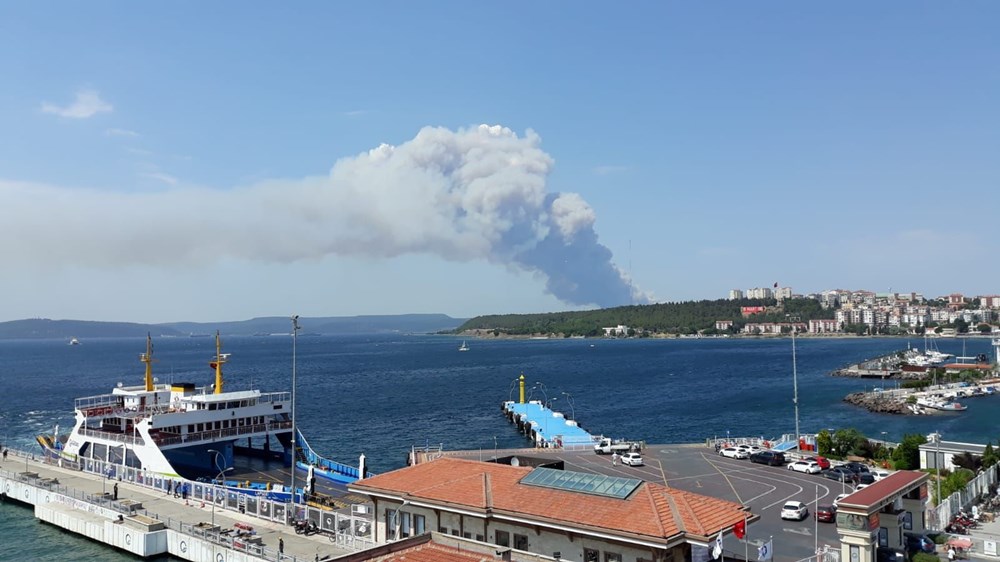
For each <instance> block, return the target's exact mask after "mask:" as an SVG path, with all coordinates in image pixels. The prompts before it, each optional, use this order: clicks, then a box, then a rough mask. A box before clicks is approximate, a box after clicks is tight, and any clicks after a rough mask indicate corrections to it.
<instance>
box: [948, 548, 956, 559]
mask: <svg viewBox="0 0 1000 562" xmlns="http://www.w3.org/2000/svg"><path fill="white" fill-rule="evenodd" d="M948 562H955V547H954V546H949V547H948Z"/></svg>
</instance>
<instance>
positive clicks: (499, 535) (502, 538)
mask: <svg viewBox="0 0 1000 562" xmlns="http://www.w3.org/2000/svg"><path fill="white" fill-rule="evenodd" d="M496 543H497V546H510V533H508V532H507V531H497V532H496Z"/></svg>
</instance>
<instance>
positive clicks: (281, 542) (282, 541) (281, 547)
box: [278, 537, 285, 554]
mask: <svg viewBox="0 0 1000 562" xmlns="http://www.w3.org/2000/svg"><path fill="white" fill-rule="evenodd" d="M284 553H285V539H283V538H281V537H278V554H284Z"/></svg>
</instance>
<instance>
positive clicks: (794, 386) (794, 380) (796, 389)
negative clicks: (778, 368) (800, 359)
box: [785, 314, 801, 451]
mask: <svg viewBox="0 0 1000 562" xmlns="http://www.w3.org/2000/svg"><path fill="white" fill-rule="evenodd" d="M785 318H787V319H788V321H789V322H791V323H792V389H793V392H794V394H793V396H792V403H794V404H795V450H796V451H797V450H799V443H801V441H799V439H800V437H799V374H798V369H797V368H796V365H795V332H796V331H797V327H796V326H795V323H796V322H798V321H799V320H800V318H799V317H798V316H792V315H788V314H786V315H785Z"/></svg>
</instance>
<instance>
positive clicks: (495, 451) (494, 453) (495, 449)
mask: <svg viewBox="0 0 1000 562" xmlns="http://www.w3.org/2000/svg"><path fill="white" fill-rule="evenodd" d="M499 448H500V447H499V446H498V445H497V436H496V435H494V436H493V462H497V459H499V458H500V455H499V454H498V452H497V451H498V449H499Z"/></svg>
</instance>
